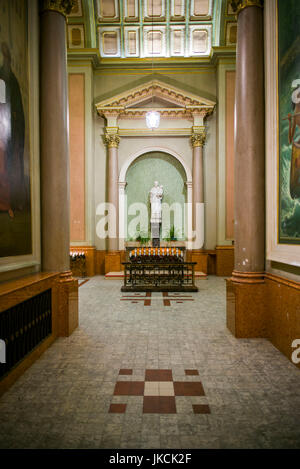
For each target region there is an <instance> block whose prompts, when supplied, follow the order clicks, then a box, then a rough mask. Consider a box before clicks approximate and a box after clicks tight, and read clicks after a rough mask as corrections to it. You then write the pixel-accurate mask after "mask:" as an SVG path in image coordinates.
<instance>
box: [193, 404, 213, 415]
mask: <svg viewBox="0 0 300 469" xmlns="http://www.w3.org/2000/svg"><path fill="white" fill-rule="evenodd" d="M193 410H194V414H210V408H209V406H208V405H203V404H194V405H193Z"/></svg>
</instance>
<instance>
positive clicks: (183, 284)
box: [121, 260, 198, 291]
mask: <svg viewBox="0 0 300 469" xmlns="http://www.w3.org/2000/svg"><path fill="white" fill-rule="evenodd" d="M195 264H196V262H163V261H162V260H161V261H160V262H156V263H155V262H123V265H124V285H123V287H122V289H121V290H122V291H198V288H197V287H196V286H195V273H194V268H195Z"/></svg>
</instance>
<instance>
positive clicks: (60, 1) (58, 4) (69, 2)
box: [40, 0, 76, 16]
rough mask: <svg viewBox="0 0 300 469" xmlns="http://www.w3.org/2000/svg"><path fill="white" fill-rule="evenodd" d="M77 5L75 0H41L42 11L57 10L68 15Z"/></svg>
mask: <svg viewBox="0 0 300 469" xmlns="http://www.w3.org/2000/svg"><path fill="white" fill-rule="evenodd" d="M75 5H76V1H75V0H40V11H41V12H43V11H49V10H50V11H56V12H57V13H61V14H62V15H64V16H67V15H69V14H70V13H71V10H72V8H73V7H74V6H75Z"/></svg>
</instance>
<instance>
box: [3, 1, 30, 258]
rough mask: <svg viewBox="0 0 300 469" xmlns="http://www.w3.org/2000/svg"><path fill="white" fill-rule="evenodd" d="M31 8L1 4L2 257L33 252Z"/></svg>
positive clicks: (14, 4) (22, 5)
mask: <svg viewBox="0 0 300 469" xmlns="http://www.w3.org/2000/svg"><path fill="white" fill-rule="evenodd" d="M27 7H28V2H27V1H24V0H14V1H12V0H1V3H0V257H9V256H19V255H26V254H31V252H32V243H31V202H30V201H31V198H30V141H29V82H28V12H27Z"/></svg>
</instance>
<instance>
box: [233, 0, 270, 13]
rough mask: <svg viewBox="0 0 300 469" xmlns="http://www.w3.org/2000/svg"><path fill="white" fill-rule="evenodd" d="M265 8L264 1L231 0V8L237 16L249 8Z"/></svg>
mask: <svg viewBox="0 0 300 469" xmlns="http://www.w3.org/2000/svg"><path fill="white" fill-rule="evenodd" d="M263 6H264V0H231V7H232V9H233V11H234V12H235V13H236V15H238V14H239V13H240V12H241V11H242V10H244V9H245V8H247V7H259V8H263Z"/></svg>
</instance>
